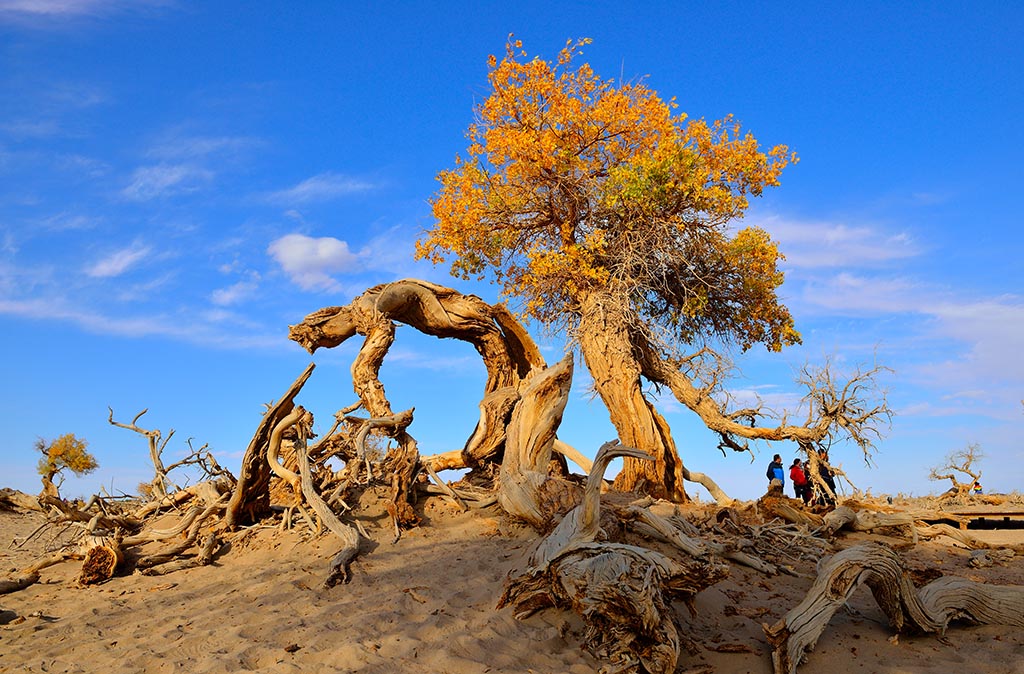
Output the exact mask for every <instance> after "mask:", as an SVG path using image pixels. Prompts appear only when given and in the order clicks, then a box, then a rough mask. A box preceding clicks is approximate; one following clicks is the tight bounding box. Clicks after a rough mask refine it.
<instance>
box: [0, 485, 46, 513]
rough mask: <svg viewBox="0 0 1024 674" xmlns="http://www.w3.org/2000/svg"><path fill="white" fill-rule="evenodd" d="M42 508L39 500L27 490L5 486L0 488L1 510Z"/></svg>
mask: <svg viewBox="0 0 1024 674" xmlns="http://www.w3.org/2000/svg"><path fill="white" fill-rule="evenodd" d="M18 509H21V510H37V511H38V510H42V509H43V507H42V506H41V505H39V500H38V499H37V498H36V497H35V496H30V495H28V494H26V493H25V492H21V491H18V490H16V489H10V488H8V487H4V488H2V489H0V510H18Z"/></svg>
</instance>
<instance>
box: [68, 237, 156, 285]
mask: <svg viewBox="0 0 1024 674" xmlns="http://www.w3.org/2000/svg"><path fill="white" fill-rule="evenodd" d="M151 251H152V249H151V248H150V247H149V246H144V245H141V244H137V243H136V244H133V245H132V246H130V247H128V248H122V249H121V250H118V251H114V252H113V253H110V254H109V255H107V256H106V257H104V258H102V259H100V260H98V261H97V262H95V263H93V264H92V265H90V266H89V267H87V268H86V270H85V273H86V274H87V275H89V276H91V277H93V278H112V277H114V276H120V275H121V274H123V273H125V272H126V271H128V270H129V269H131V268H132V267H134V266H136V265H138V264H139V263H140V262H141V261H142V260H144V259H145V258H146V256H147V255H149V254H150V252H151Z"/></svg>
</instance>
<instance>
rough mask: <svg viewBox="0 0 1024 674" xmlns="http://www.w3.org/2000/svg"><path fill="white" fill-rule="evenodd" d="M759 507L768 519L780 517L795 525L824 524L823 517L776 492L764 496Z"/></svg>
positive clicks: (800, 503)
mask: <svg viewBox="0 0 1024 674" xmlns="http://www.w3.org/2000/svg"><path fill="white" fill-rule="evenodd" d="M757 505H758V507H759V508H760V509H761V511H762V512H763V513H764V514H765V515H767V516H768V517H778V518H781V519H783V520H785V521H787V522H792V523H793V524H802V525H806V526H808V527H819V526H821V523H822V518H821V515H818V514H816V513H812V512H810V511H808V510H806V509H805V507H804V504H803V502H802V501H797V500H796V499H791V498H788V497H786V496H782V495H781V494H778V493H776V492H774V491H769V492H768V494H766V495H765V496H762V497H761V498H760V499H759V500H758V502H757Z"/></svg>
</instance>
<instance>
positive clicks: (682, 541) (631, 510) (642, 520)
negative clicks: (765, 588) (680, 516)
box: [616, 506, 779, 576]
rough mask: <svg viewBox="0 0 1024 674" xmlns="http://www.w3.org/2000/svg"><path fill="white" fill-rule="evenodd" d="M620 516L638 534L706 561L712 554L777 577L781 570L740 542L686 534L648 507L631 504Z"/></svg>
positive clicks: (619, 512)
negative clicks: (748, 550)
mask: <svg viewBox="0 0 1024 674" xmlns="http://www.w3.org/2000/svg"><path fill="white" fill-rule="evenodd" d="M616 512H617V514H618V516H619V519H620V520H622V521H623V522H626V523H627V524H628V525H629V526H630V528H632V529H633V530H634V531H636V532H637V533H639V534H642V535H644V536H647V537H649V538H653V539H655V540H660V541H663V542H665V543H668V544H669V545H672V546H673V547H676V548H678V549H679V550H682V551H683V552H685V553H686V554H688V555H690V556H691V557H694V558H696V559H701V560H707V559H709V558H710V555H711V554H714V555H715V556H717V557H721V558H722V559H728V560H731V561H733V562H736V563H737V564H742V565H743V566H748V567H750V568H752V569H756V570H758V571H760V572H761V573H764V574H766V575H769V576H774V575H777V574H778V573H779V570H778V568H777V567H776V566H775V565H774V564H770V563H768V562H766V561H764V560H763V559H761V558H759V557H757V556H756V555H752V554H749V553H746V552H743V550H741V549H740V548H739V545H738V544H734V545H726V544H722V543H717V542H715V541H708V540H698V539H695V538H693V537H692V536H689V535H687V534H686V533H685V532H683V530H682V529H680V528H679V527H678V526H676V525H675V524H673V523H672V522H671V521H670V520H668V519H666V518H664V517H661V516H660V515H658V514H656V513H654V512H652V511H651V510H650V509H648V508H643V507H638V506H629V507H628V508H622V509H617V510H616Z"/></svg>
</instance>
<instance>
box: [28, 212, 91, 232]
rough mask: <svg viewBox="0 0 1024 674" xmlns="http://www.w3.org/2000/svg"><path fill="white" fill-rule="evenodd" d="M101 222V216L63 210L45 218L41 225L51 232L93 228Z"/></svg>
mask: <svg viewBox="0 0 1024 674" xmlns="http://www.w3.org/2000/svg"><path fill="white" fill-rule="evenodd" d="M100 222H102V220H101V219H100V218H96V217H92V216H88V215H81V214H76V213H67V212H63V213H58V214H57V215H51V216H50V217H48V218H45V219H43V220H42V221H41V222H40V223H39V225H40V227H42V228H43V229H45V230H48V231H50V232H68V231H82V230H87V229H93V228H95V227H96V226H97V225H99V224H100Z"/></svg>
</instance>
